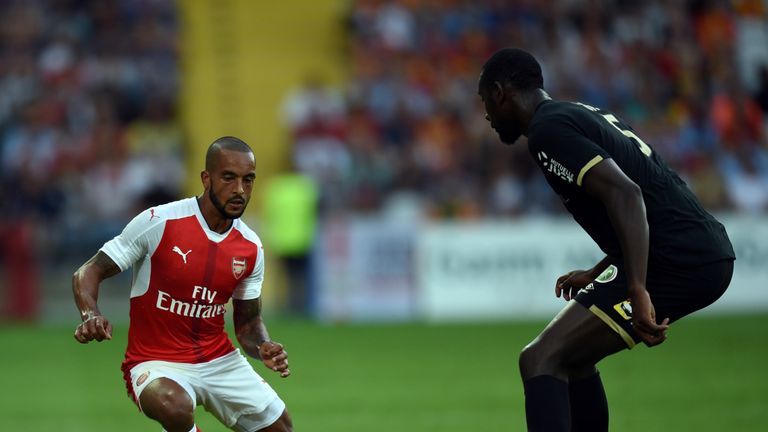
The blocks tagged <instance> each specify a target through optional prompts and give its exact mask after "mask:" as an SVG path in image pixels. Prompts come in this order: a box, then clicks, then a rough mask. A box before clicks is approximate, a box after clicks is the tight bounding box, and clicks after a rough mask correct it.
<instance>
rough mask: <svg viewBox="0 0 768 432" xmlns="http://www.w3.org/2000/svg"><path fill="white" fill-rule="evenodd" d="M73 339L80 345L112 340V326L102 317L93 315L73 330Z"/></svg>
mask: <svg viewBox="0 0 768 432" xmlns="http://www.w3.org/2000/svg"><path fill="white" fill-rule="evenodd" d="M75 339H77V341H78V342H80V343H88V342H90V341H92V340H95V341H98V342H101V341H103V340H105V339H107V340H110V339H112V324H111V323H110V322H109V320H108V319H106V318H104V317H103V316H102V315H93V316H90V317H88V318H87V319H86V320H85V321H83V322H81V323H80V324H79V325H78V326H77V329H75Z"/></svg>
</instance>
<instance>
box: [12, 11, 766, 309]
mask: <svg viewBox="0 0 768 432" xmlns="http://www.w3.org/2000/svg"><path fill="white" fill-rule="evenodd" d="M348 6H349V14H348V15H347V17H346V18H347V19H346V21H345V24H346V26H347V27H346V33H347V39H346V42H347V43H346V46H345V49H346V50H347V58H348V60H349V62H348V65H347V68H348V74H349V77H348V79H347V81H346V83H345V84H344V85H343V86H341V87H335V86H329V85H327V84H326V83H324V82H323V79H322V77H320V76H310V77H308V78H307V80H306V83H305V85H304V86H303V87H301V88H300V89H297V90H296V91H294V92H293V93H291V94H290V95H288V97H287V98H286V102H285V104H284V106H283V114H284V118H285V120H286V124H287V127H288V128H289V131H290V134H291V148H290V151H291V154H292V155H293V162H294V165H295V167H296V168H297V169H298V170H299V171H300V172H302V173H304V174H307V175H308V176H310V177H311V178H313V179H314V180H315V181H316V183H317V185H318V186H319V189H320V195H321V203H322V212H323V214H325V215H326V216H333V215H335V214H349V213H361V214H369V213H379V214H381V213H384V214H387V213H390V214H393V215H406V216H416V217H423V216H426V217H429V218H433V219H473V218H479V217H511V216H518V215H526V214H541V213H550V214H551V213H558V212H562V211H563V208H562V206H561V205H560V203H559V201H558V200H557V198H556V196H555V195H554V194H553V193H552V192H551V191H550V190H549V188H548V186H547V185H546V184H545V183H544V179H543V176H542V175H541V174H540V173H539V172H538V169H537V168H536V167H535V166H534V165H533V163H532V162H531V161H530V158H529V156H528V154H527V150H526V148H525V145H524V139H523V140H522V141H521V142H520V143H519V144H518V145H516V146H513V147H507V146H504V145H502V144H500V143H499V142H498V139H497V137H496V136H495V134H494V133H493V132H492V130H491V129H490V128H489V127H488V124H487V123H486V120H485V119H484V115H483V111H482V105H481V103H480V100H479V97H478V96H477V94H476V90H477V79H478V76H479V71H480V67H481V65H482V64H483V62H484V61H485V60H486V59H487V58H488V56H490V55H491V54H492V53H493V52H494V51H495V50H497V49H499V48H502V47H508V46H517V47H522V48H525V49H527V50H529V51H531V52H532V53H534V54H535V55H536V56H537V57H538V58H539V59H540V61H541V63H542V65H543V68H544V75H545V87H546V89H547V90H548V91H549V92H550V94H551V95H552V96H553V97H555V98H557V99H565V100H578V101H582V102H585V103H589V104H592V105H596V106H600V107H604V108H608V109H610V110H613V111H614V112H616V113H617V114H618V115H620V116H621V117H623V118H624V120H626V121H628V122H629V123H631V124H632V125H633V126H634V128H635V129H636V130H637V131H639V134H640V135H641V136H642V137H643V138H644V140H645V141H646V142H647V143H649V144H651V145H652V146H653V147H654V148H655V149H656V151H658V152H659V153H661V154H662V155H663V157H664V158H665V159H666V160H667V161H668V163H669V164H670V165H671V166H672V167H674V168H675V169H677V170H678V171H679V172H680V173H681V175H682V176H683V177H684V178H685V179H686V180H687V181H688V182H689V184H690V185H691V186H692V188H693V189H694V190H695V191H696V193H697V194H698V195H699V197H700V198H701V200H702V201H703V203H704V204H705V205H706V206H707V207H708V208H711V209H714V210H738V211H744V212H752V213H764V212H766V210H768V144H766V143H767V137H766V119H767V118H768V10H766V8H768V6H767V5H766V2H764V1H762V0H730V1H726V0H674V1H662V0H651V1H642V2H638V1H631V0H560V1H534V0H517V1H506V0H357V1H350V2H349V3H348ZM177 7H178V4H177V3H176V2H175V1H173V0H120V1H101V0H45V1H44V0H0V203H2V209H1V210H2V211H0V244H1V245H2V250H1V251H0V252H2V253H0V258H2V260H3V261H4V263H5V264H4V265H3V267H4V268H5V273H10V276H9V277H10V279H11V280H10V282H8V285H11V286H17V287H22V288H23V287H24V286H32V285H34V284H35V282H34V278H35V277H36V274H35V270H34V269H35V268H36V267H35V265H34V262H35V260H36V259H38V257H39V256H40V254H39V253H38V252H41V253H45V254H48V258H50V257H51V255H52V254H53V255H55V254H59V255H63V254H78V253H83V252H89V253H92V251H93V248H94V247H97V246H98V245H99V244H101V243H102V242H103V241H105V240H107V239H108V238H110V237H111V236H112V235H114V233H115V232H117V231H118V230H119V229H120V228H122V226H124V224H125V223H126V222H127V220H128V219H129V218H130V217H131V216H133V215H134V214H136V213H137V212H138V211H139V210H141V209H143V208H146V207H148V206H151V205H153V204H156V203H159V202H165V201H170V200H172V199H174V198H177V197H178V196H179V195H180V193H181V190H182V184H183V180H184V166H183V150H184V141H185V138H184V136H183V134H182V129H181V127H180V125H179V123H178V119H177V115H176V108H177V100H178V95H179V86H180V83H179V73H178V67H179V64H178V63H179V47H178V46H177V44H178V32H179V23H178V10H177ZM31 227H34V229H33V228H31ZM32 245H36V246H32ZM46 245H51V246H52V247H51V248H47V247H46ZM32 247H36V251H33V250H31V249H30V248H32ZM54 258H55V256H54ZM14 278H18V279H14ZM4 283H5V282H4ZM17 292H18V293H21V294H20V295H22V297H19V298H17V299H16V300H12V301H11V302H13V301H16V302H17V303H18V304H16V306H14V307H16V309H17V310H23V309H24V308H25V307H26V306H25V305H28V304H30V303H29V302H30V301H32V300H30V299H29V298H24V297H23V296H24V295H27V294H25V293H27V292H29V293H33V292H34V290H27V291H25V290H24V289H21V290H18V291H17ZM30 295H33V294H30Z"/></svg>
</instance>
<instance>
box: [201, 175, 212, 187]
mask: <svg viewBox="0 0 768 432" xmlns="http://www.w3.org/2000/svg"><path fill="white" fill-rule="evenodd" d="M200 181H202V182H203V189H204V190H208V189H209V188H210V187H211V175H210V174H208V171H200Z"/></svg>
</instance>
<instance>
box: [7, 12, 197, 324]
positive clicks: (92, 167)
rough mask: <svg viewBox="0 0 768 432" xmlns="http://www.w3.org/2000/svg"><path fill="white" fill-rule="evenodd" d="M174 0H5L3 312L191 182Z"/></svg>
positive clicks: (27, 304) (28, 301)
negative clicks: (185, 158)
mask: <svg viewBox="0 0 768 432" xmlns="http://www.w3.org/2000/svg"><path fill="white" fill-rule="evenodd" d="M175 7H176V5H175V3H174V2H173V1H171V0H162V1H160V0H121V1H119V2H117V1H115V2H113V1H100V0H92V1H86V0H46V1H42V0H2V1H0V203H2V206H1V211H0V246H1V248H0V263H2V266H0V276H4V278H3V280H2V281H0V283H1V284H2V285H3V286H4V287H8V291H7V292H6V293H5V295H4V296H3V297H4V299H3V300H4V301H0V305H2V306H3V309H4V310H0V317H2V316H7V317H16V318H21V319H25V318H30V317H33V316H35V314H36V313H37V308H38V307H39V296H40V292H39V284H40V281H39V278H40V273H41V267H40V266H39V263H40V260H41V259H49V260H50V259H53V260H54V262H55V261H56V260H58V259H60V258H65V257H67V256H70V257H76V258H74V259H81V258H80V257H81V255H82V254H86V253H88V254H92V253H93V251H94V248H95V247H98V245H100V244H101V243H102V242H104V241H105V240H107V239H108V238H110V237H112V236H114V235H115V233H116V232H119V230H120V229H121V228H122V227H123V226H124V224H125V223H126V222H127V220H128V219H129V218H130V217H132V215H133V214H135V213H136V212H137V211H138V209H141V208H145V207H147V205H148V204H153V203H156V202H159V201H167V200H169V199H172V198H175V197H176V196H177V195H178V194H179V192H180V190H181V187H182V181H183V177H182V176H183V163H182V150H183V149H182V144H183V137H182V134H181V129H180V127H179V125H178V123H177V121H176V115H175V112H174V111H175V108H176V100H177V95H178V87H179V82H178V73H177V63H178V53H177V51H178V47H177V46H176V43H177V18H176V17H177V13H176V9H175Z"/></svg>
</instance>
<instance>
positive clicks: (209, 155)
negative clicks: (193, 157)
mask: <svg viewBox="0 0 768 432" xmlns="http://www.w3.org/2000/svg"><path fill="white" fill-rule="evenodd" d="M221 150H231V151H236V152H240V153H253V150H252V149H251V147H250V146H249V145H248V144H246V143H245V141H243V140H241V139H240V138H237V137H233V136H223V137H221V138H218V139H216V140H215V141H214V142H212V143H211V145H210V146H208V151H207V152H206V153H205V170H206V171H211V170H212V169H213V166H214V164H215V163H216V157H217V156H218V155H219V153H220V152H221Z"/></svg>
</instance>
